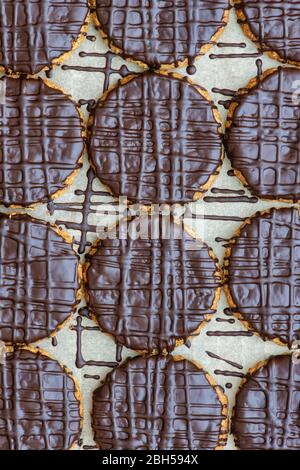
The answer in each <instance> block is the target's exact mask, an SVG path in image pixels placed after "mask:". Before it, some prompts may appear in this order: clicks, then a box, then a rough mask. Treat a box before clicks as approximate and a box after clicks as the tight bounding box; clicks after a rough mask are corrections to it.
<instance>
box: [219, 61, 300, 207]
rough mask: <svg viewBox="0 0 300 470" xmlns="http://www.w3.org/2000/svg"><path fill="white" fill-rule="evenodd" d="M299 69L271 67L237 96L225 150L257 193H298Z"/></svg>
mask: <svg viewBox="0 0 300 470" xmlns="http://www.w3.org/2000/svg"><path fill="white" fill-rule="evenodd" d="M299 83H300V70H297V69H292V68H281V67H280V68H279V69H276V70H275V71H274V72H273V73H272V74H271V75H269V76H267V77H265V78H264V79H263V80H262V81H261V82H258V85H257V86H256V87H255V88H253V89H251V90H249V92H248V93H247V94H245V95H243V96H239V97H238V98H237V103H238V106H237V108H236V109H235V111H234V114H233V118H232V124H231V127H230V128H229V130H228V131H227V134H226V140H225V142H226V147H227V150H228V156H229V158H230V160H231V162H232V166H233V168H234V169H235V170H238V171H240V172H241V174H242V176H243V177H244V178H245V179H246V182H247V183H248V184H249V186H250V188H251V189H252V190H253V191H254V193H255V194H257V195H258V196H260V197H266V198H272V199H275V198H276V199H286V200H292V201H298V200H299V199H300V106H299V99H300V95H299Z"/></svg>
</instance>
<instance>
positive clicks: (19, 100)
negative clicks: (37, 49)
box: [0, 77, 84, 206]
mask: <svg viewBox="0 0 300 470" xmlns="http://www.w3.org/2000/svg"><path fill="white" fill-rule="evenodd" d="M0 86H2V87H4V91H5V95H4V96H5V99H4V102H3V103H2V104H1V102H0V204H5V205H7V206H8V205H22V206H25V205H29V204H32V203H36V202H40V201H46V200H48V199H49V197H50V195H51V194H53V193H55V192H56V191H58V190H60V189H62V188H63V187H64V182H65V181H66V179H67V178H68V177H69V176H70V175H71V174H72V173H73V172H74V170H75V169H76V168H79V167H80V164H79V162H78V160H79V159H80V157H81V155H82V152H83V149H84V141H83V137H82V134H83V124H82V121H81V118H80V115H79V112H78V110H77V109H76V106H75V104H74V103H73V102H72V101H71V100H70V99H69V98H68V97H67V96H66V95H64V94H63V93H62V92H61V91H58V90H55V89H53V88H50V87H49V86H47V85H46V84H45V83H44V82H43V81H42V80H40V79H38V80H34V79H29V80H27V79H25V78H17V79H15V78H8V77H2V78H1V79H0Z"/></svg>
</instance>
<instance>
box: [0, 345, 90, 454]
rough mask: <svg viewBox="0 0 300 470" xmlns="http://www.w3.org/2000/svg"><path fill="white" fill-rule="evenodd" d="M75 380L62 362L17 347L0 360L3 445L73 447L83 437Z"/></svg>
mask: <svg viewBox="0 0 300 470" xmlns="http://www.w3.org/2000/svg"><path fill="white" fill-rule="evenodd" d="M77 393H78V391H77V390H76V386H75V383H74V380H73V379H72V378H71V377H70V376H69V375H68V374H67V372H66V371H65V370H63V369H62V368H61V366H60V365H59V364H58V362H56V361H54V360H53V359H49V358H48V357H46V356H43V355H42V354H40V353H33V352H30V351H27V350H22V349H21V350H17V351H15V352H13V353H7V355H6V361H5V364H0V450H67V449H69V448H70V447H71V446H72V444H74V443H75V441H76V440H78V438H79V433H80V428H81V416H80V403H79V401H78V397H77Z"/></svg>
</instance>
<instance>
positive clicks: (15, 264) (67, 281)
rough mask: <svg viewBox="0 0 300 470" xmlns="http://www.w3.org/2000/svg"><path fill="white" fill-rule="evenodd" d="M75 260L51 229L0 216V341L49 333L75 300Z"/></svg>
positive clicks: (28, 339)
mask: <svg viewBox="0 0 300 470" xmlns="http://www.w3.org/2000/svg"><path fill="white" fill-rule="evenodd" d="M78 288H79V280H78V257H77V255H76V253H75V252H74V251H73V250H72V246H71V245H70V244H69V243H67V242H66V241H65V240H64V239H63V238H62V236H61V235H59V234H58V233H56V232H55V231H54V229H53V228H52V227H51V226H49V225H48V224H45V223H44V222H40V221H37V220H34V219H31V218H30V217H28V216H26V215H16V216H14V217H12V218H8V217H7V216H5V215H0V340H2V341H4V342H6V343H31V342H33V341H36V340H38V339H41V338H45V337H47V336H49V335H50V334H52V333H53V332H54V331H55V330H56V329H57V328H58V327H59V326H61V325H62V324H63V323H64V322H65V321H66V320H67V319H68V318H69V317H70V315H71V314H72V311H73V309H74V307H75V305H76V304H77V297H78V294H77V292H78Z"/></svg>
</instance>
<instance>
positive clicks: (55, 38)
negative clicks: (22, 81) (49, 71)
mask: <svg viewBox="0 0 300 470" xmlns="http://www.w3.org/2000/svg"><path fill="white" fill-rule="evenodd" d="M87 13H88V6H87V0H64V1H59V0H1V2H0V66H1V65H2V66H4V67H5V68H6V69H9V70H12V71H13V72H21V73H26V74H35V73H38V72H39V71H40V70H42V69H43V68H44V67H46V66H49V65H50V64H51V61H52V60H53V59H56V58H58V57H59V56H61V55H62V54H64V53H66V52H68V51H70V50H71V49H72V46H73V41H75V40H76V39H77V38H78V36H79V33H80V31H81V28H82V26H83V23H84V20H85V18H86V16H87Z"/></svg>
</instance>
